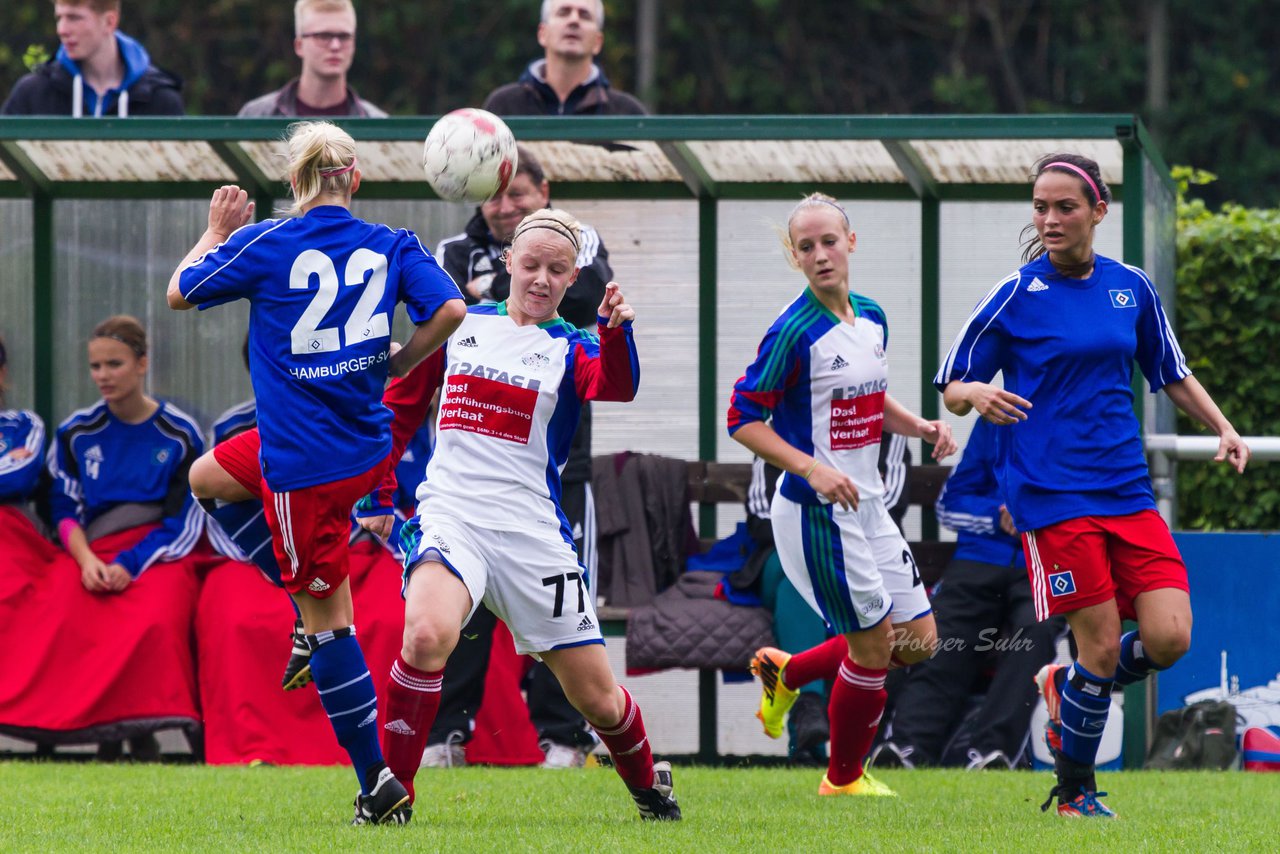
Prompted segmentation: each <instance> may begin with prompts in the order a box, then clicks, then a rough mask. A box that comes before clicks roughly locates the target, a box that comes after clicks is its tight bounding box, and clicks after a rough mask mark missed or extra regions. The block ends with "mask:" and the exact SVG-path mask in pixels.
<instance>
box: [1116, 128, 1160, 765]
mask: <svg viewBox="0 0 1280 854" xmlns="http://www.w3.org/2000/svg"><path fill="white" fill-rule="evenodd" d="M1123 142H1124V222H1123V228H1124V261H1125V263H1126V264H1133V265H1134V266H1137V267H1141V266H1142V265H1143V264H1145V263H1146V252H1145V248H1146V247H1145V237H1146V234H1145V231H1144V209H1145V207H1146V205H1145V200H1146V192H1145V190H1146V188H1145V184H1144V181H1145V176H1144V174H1143V168H1142V166H1143V161H1142V148H1141V147H1140V146H1139V144H1138V141H1137V140H1136V139H1130V140H1123ZM1134 388H1135V391H1134V400H1135V401H1137V404H1136V406H1135V409H1136V410H1137V415H1138V420H1139V422H1141V421H1142V417H1143V415H1142V409H1143V407H1142V396H1143V394H1144V393H1145V391H1144V389H1143V388H1142V377H1141V376H1140V375H1139V374H1138V372H1137V371H1136V370H1135V371H1134ZM1124 628H1125V631H1130V630H1132V629H1135V628H1137V624H1136V623H1125V626H1124ZM1155 696H1156V674H1155V673H1152V674H1151V675H1150V676H1149V677H1147V678H1146V679H1144V680H1143V681H1141V682H1138V683H1137V684H1135V685H1130V686H1128V687H1127V688H1125V689H1124V767H1125V768H1127V769H1132V768H1141V767H1142V763H1143V762H1144V761H1145V760H1146V756H1147V736H1148V733H1149V732H1150V731H1151V725H1152V723H1153V722H1154V716H1155V703H1154V699H1155Z"/></svg>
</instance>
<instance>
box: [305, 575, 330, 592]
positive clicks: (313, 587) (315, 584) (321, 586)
mask: <svg viewBox="0 0 1280 854" xmlns="http://www.w3.org/2000/svg"><path fill="white" fill-rule="evenodd" d="M307 589H308V590H310V591H311V592H312V593H323V592H325V591H326V590H328V589H329V585H328V584H326V583H325V582H324V581H322V580H321V579H319V578H313V579H311V583H310V584H308V585H307Z"/></svg>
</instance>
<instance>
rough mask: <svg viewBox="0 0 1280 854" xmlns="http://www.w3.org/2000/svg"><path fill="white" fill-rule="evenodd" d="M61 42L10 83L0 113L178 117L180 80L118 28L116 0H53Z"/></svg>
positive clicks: (180, 91) (117, 0)
mask: <svg viewBox="0 0 1280 854" xmlns="http://www.w3.org/2000/svg"><path fill="white" fill-rule="evenodd" d="M53 14H54V18H55V19H56V21H57V31H58V40H59V41H60V42H61V43H62V45H61V47H59V48H58V53H57V55H55V56H54V58H53V59H51V60H49V61H48V62H45V63H43V64H41V65H38V66H36V68H35V70H34V71H32V72H31V73H30V74H27V75H25V76H23V77H22V78H21V79H20V80H18V82H17V83H16V84H15V85H14V87H13V91H11V92H10V93H9V98H8V100H6V101H5V102H4V106H3V107H0V113H4V114H6V115H20V116H34V115H47V116H76V117H80V116H95V117H99V116H119V117H121V118H123V117H124V116H180V115H182V114H183V112H184V108H183V104H182V81H181V80H180V79H178V77H176V76H175V75H173V74H170V73H169V72H168V71H163V70H161V69H159V68H157V67H156V66H154V65H152V64H151V56H150V55H149V54H148V53H147V50H146V48H144V47H143V46H142V45H141V44H139V43H138V42H137V41H135V40H134V39H131V38H129V36H126V35H125V34H124V33H122V32H120V31H119V30H118V29H117V27H118V26H119V24H120V0H55V2H54V3H53Z"/></svg>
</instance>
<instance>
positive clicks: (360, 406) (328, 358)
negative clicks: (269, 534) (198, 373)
mask: <svg viewBox="0 0 1280 854" xmlns="http://www.w3.org/2000/svg"><path fill="white" fill-rule="evenodd" d="M179 287H180V289H181V291H182V295H183V296H184V297H185V298H186V299H187V301H188V302H191V303H193V304H195V305H197V306H199V307H200V308H201V309H205V308H209V307H210V306H214V305H220V304H222V303H225V302H231V301H232V300H236V299H247V300H249V303H250V314H249V373H250V376H251V378H252V381H253V393H254V396H255V397H256V398H257V402H258V430H259V433H260V434H261V437H262V474H263V476H264V477H265V478H266V481H267V484H268V486H270V487H271V489H272V491H274V492H286V491H289V490H294V489H301V488H303V487H307V486H314V485H316V484H321V483H331V482H333V481H336V480H342V479H343V478H347V477H351V476H353V475H357V474H360V473H362V472H365V471H368V470H369V469H370V468H371V467H373V466H374V465H375V464H377V463H378V462H379V461H380V460H381V459H382V458H383V457H385V456H386V455H387V454H388V453H390V451H391V434H390V430H389V424H390V421H391V412H390V411H389V410H388V409H387V408H386V407H385V406H383V405H382V390H383V386H384V384H385V383H386V380H387V359H388V357H389V350H388V347H389V345H390V343H391V319H392V314H393V312H394V311H395V307H396V303H397V302H403V303H405V305H406V307H407V309H408V313H409V319H410V320H412V321H413V322H414V323H415V324H421V323H425V322H426V321H427V320H429V319H430V318H431V315H432V314H434V313H435V311H436V309H437V308H439V307H440V306H441V305H442V304H443V303H444V302H445V301H447V300H450V299H461V294H460V293H459V292H458V287H457V285H455V284H454V283H453V280H452V279H450V278H449V276H448V275H447V274H446V273H445V272H444V271H443V270H442V269H440V266H439V265H438V264H437V263H436V260H435V258H433V257H432V256H431V254H430V253H429V252H427V250H426V249H424V248H423V246H422V244H421V243H420V242H419V241H418V238H417V236H416V235H415V234H414V233H413V232H411V231H406V230H404V229H398V230H397V229H392V228H389V227H387V226H385V225H377V224H372V223H367V222H364V221H362V220H359V219H356V218H355V217H353V216H352V215H351V213H350V212H349V211H348V210H347V209H346V208H343V207H338V206H329V205H324V206H319V207H315V208H312V209H311V210H310V211H308V212H307V213H306V214H305V215H304V216H300V217H297V218H294V219H277V220H266V221H264V222H260V223H255V224H253V225H247V226H245V227H244V228H241V229H239V230H238V231H236V232H235V233H234V234H232V235H231V236H230V237H229V238H228V239H227V241H226V242H225V243H223V244H220V245H219V246H217V247H215V248H214V249H212V250H210V251H209V252H208V253H207V254H206V255H204V256H203V257H201V258H199V259H197V260H196V261H195V263H193V264H192V265H191V266H190V267H188V268H186V269H185V270H183V271H182V275H181V278H180V282H179Z"/></svg>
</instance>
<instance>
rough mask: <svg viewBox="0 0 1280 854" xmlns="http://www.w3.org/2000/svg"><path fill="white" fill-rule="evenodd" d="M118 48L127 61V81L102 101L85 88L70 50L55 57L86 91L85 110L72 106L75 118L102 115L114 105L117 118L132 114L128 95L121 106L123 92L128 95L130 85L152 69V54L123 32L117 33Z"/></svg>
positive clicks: (60, 50) (84, 93)
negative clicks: (69, 53)
mask: <svg viewBox="0 0 1280 854" xmlns="http://www.w3.org/2000/svg"><path fill="white" fill-rule="evenodd" d="M116 46H117V47H118V48H119V49H120V58H121V59H122V60H124V80H122V81H120V86H119V87H117V88H115V89H108V90H107V92H106V94H105V95H103V96H102V97H101V98H99V97H98V93H97V92H96V91H95V90H94V88H93V87H92V86H85V85H84V77H83V75H81V73H80V66H79V65H77V64H76V61H75V60H74V59H72V58H71V57H70V56H68V55H67V49H66V48H65V47H60V48H58V53H57V55H56V56H55V57H54V58H55V59H57V61H58V64H60V65H61V66H62V67H63V68H65V69H67V72H68V73H70V74H71V76H72V77H73V78H75V83H74V84H73V85H74V86H75V87H76V88H77V89H80V90H81V91H82V92H83V97H84V110H83V111H82V112H77V111H76V110H75V109H74V107H73V108H72V113H71V114H72V115H73V116H82V115H89V116H101V115H102V114H103V113H105V112H106V107H107V104H113V106H114V107H115V109H116V111H117V113H118V115H121V116H127V115H128V114H129V111H128V101H127V96H126V100H125V102H124V104H121V99H120V93H121V92H127V91H128V89H129V87H130V86H132V85H133V84H134V83H137V82H138V81H139V80H140V79H142V75H143V74H146V73H147V69H148V68H150V67H151V55H150V54H148V53H147V49H146V48H145V47H143V46H142V45H141V44H140V43H139V42H138V41H137V40H136V39H132V38H130V37H129V36H126V35H125V34H124V33H121V32H117V33H116ZM113 102H114V103H113Z"/></svg>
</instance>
